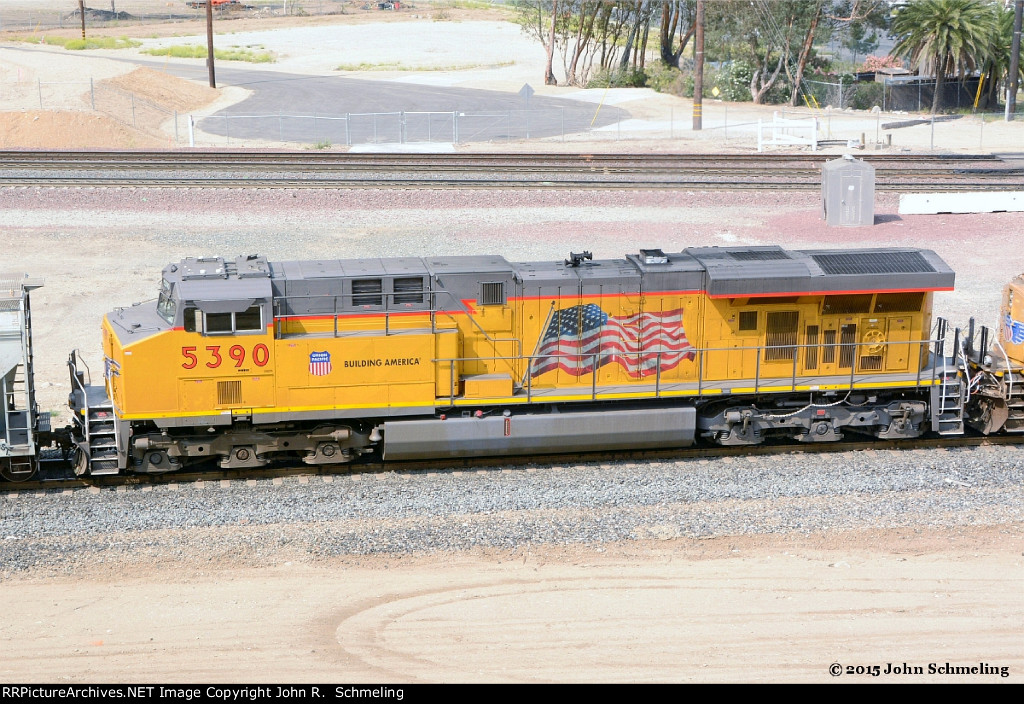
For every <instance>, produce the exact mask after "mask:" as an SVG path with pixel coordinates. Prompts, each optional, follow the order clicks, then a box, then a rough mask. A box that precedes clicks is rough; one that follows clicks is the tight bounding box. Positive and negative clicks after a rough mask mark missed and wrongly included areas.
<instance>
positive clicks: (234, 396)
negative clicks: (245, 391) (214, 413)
mask: <svg viewBox="0 0 1024 704" xmlns="http://www.w3.org/2000/svg"><path fill="white" fill-rule="evenodd" d="M241 402H242V381H241V379H239V380H236V381H218V382H217V405H218V406H237V405H238V404H240V403H241Z"/></svg>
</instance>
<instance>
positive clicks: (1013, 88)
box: [1006, 0, 1024, 122]
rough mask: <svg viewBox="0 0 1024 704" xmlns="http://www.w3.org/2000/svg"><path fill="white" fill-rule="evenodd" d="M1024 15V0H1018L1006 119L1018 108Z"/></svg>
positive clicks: (1015, 12) (1014, 16)
mask: <svg viewBox="0 0 1024 704" xmlns="http://www.w3.org/2000/svg"><path fill="white" fill-rule="evenodd" d="M1022 15H1024V0H1017V1H1016V2H1015V3H1014V8H1013V41H1012V42H1011V44H1010V88H1009V90H1008V93H1009V95H1007V96H1006V121H1007V122H1009V121H1010V120H1012V119H1013V113H1014V112H1015V111H1016V110H1017V85H1018V82H1019V80H1020V30H1021V16H1022Z"/></svg>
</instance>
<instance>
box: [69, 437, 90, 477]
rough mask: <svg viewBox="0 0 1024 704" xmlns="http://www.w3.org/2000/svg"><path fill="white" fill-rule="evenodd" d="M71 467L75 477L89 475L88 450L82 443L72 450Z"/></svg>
mask: <svg viewBox="0 0 1024 704" xmlns="http://www.w3.org/2000/svg"><path fill="white" fill-rule="evenodd" d="M72 452H74V460H73V462H72V466H73V467H74V469H75V476H77V477H81V476H84V475H86V474H88V473H89V450H88V445H86V444H85V443H84V442H81V443H77V444H76V445H75V448H74V450H72Z"/></svg>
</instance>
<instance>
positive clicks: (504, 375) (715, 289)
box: [69, 247, 1024, 474]
mask: <svg viewBox="0 0 1024 704" xmlns="http://www.w3.org/2000/svg"><path fill="white" fill-rule="evenodd" d="M953 279H954V275H953V272H952V270H951V269H950V268H949V267H948V266H947V265H946V264H945V262H943V261H942V259H940V258H939V257H938V256H937V255H936V254H935V253H934V252H932V251H929V250H922V249H912V248H883V249H861V250H812V251H788V250H784V249H782V248H780V247H702V248H690V249H687V250H685V251H683V252H679V253H670V254H666V253H664V252H663V251H661V250H641V251H640V252H638V253H636V254H630V255H627V256H626V257H625V258H623V259H613V260H603V261H595V260H593V259H592V258H591V257H590V255H589V253H583V254H572V255H571V256H570V258H569V259H567V260H566V261H565V262H564V263H563V262H550V261H549V262H532V263H510V262H508V261H506V260H505V259H503V258H502V257H499V256H456V257H434V258H424V259H420V258H393V259H360V260H324V261H292V262H283V263H272V262H269V261H267V260H266V259H265V258H263V257H260V256H243V257H238V258H236V259H224V258H218V257H211V258H189V259H185V260H182V261H181V262H179V263H176V264H171V265H169V266H168V267H166V268H165V269H164V271H163V277H162V281H161V285H160V292H159V298H158V299H157V300H156V301H155V302H150V303H144V304H137V305H134V306H131V307H128V308H121V309H118V310H115V311H113V312H111V313H109V314H108V315H107V316H106V317H105V319H104V322H103V354H104V358H105V359H104V384H103V386H92V385H90V384H89V383H88V381H87V377H86V375H85V373H84V372H83V371H81V370H80V369H79V366H80V365H79V361H78V358H77V355H75V354H74V353H72V355H71V358H70V360H69V365H70V367H71V375H72V383H73V385H74V389H73V392H72V394H71V399H70V405H71V408H72V410H73V412H74V417H75V427H74V429H73V430H74V435H75V437H76V438H77V449H78V452H77V457H78V460H77V467H76V469H77V471H78V472H79V473H83V474H84V473H91V474H110V473H117V472H123V471H132V472H166V471H172V470H176V469H179V468H181V467H184V466H186V465H189V464H191V463H195V462H199V461H205V460H210V459H215V460H217V461H218V462H219V464H220V466H222V467H225V468H240V467H257V466H262V465H264V464H266V463H267V462H269V461H272V460H275V459H288V458H298V459H301V460H302V461H303V462H306V463H308V464H313V465H317V464H336V463H343V462H351V461H354V460H357V459H358V458H360V457H361V456H364V455H372V456H375V457H377V458H381V459H384V460H405V459H417V458H438V457H468V456H482V455H501V454H517V455H533V454H537V455H541V454H551V453H567V452H581V451H595V450H609V449H643V448H654V447H682V446H688V445H691V444H693V443H694V442H698V441H699V442H714V443H719V444H729V445H744V444H756V443H760V442H762V441H764V440H765V439H766V438H769V437H772V436H782V437H788V438H793V439H796V440H799V441H804V442H828V441H836V440H839V439H840V438H841V437H842V436H843V434H844V433H846V432H857V433H862V434H867V435H871V436H875V437H879V438H911V437H916V436H918V435H920V434H922V433H925V432H929V431H930V432H935V433H939V434H960V433H962V432H963V429H964V422H965V419H969V418H970V417H971V416H972V413H971V409H970V408H969V407H968V401H969V394H970V392H971V391H972V386H971V384H972V382H973V384H974V387H973V390H974V391H979V390H984V391H985V392H986V393H988V394H989V395H990V401H991V402H990V403H989V406H988V407H987V408H989V416H991V415H992V413H993V412H995V413H996V415H997V419H996V420H998V418H999V414H1000V410H999V409H998V408H997V409H996V410H995V411H992V410H991V409H992V408H995V407H997V406H999V403H998V401H997V400H996V396H997V395H998V394H999V393H1003V392H1004V391H1005V389H1002V387H998V385H996V386H993V385H992V383H987V382H986V383H985V384H983V383H982V379H983V378H984V379H988V378H991V379H1004V380H1012V379H1013V378H1015V377H1016V378H1021V380H1022V381H1024V377H1021V376H1020V375H1021V371H1020V367H1021V365H1020V359H1021V357H1022V356H1024V355H1021V356H1018V357H1012V356H1010V357H1007V358H1006V362H1005V365H1004V367H1005V368H1003V369H1001V370H999V369H994V370H993V369H991V368H990V369H988V370H984V369H980V368H979V369H976V370H975V373H974V375H973V376H972V377H971V378H970V379H968V378H967V377H966V374H965V372H969V365H968V364H966V363H965V360H967V359H968V355H967V353H966V350H964V349H963V348H964V345H963V344H962V342H961V338H960V335H959V333H958V332H957V333H956V334H955V335H953V336H952V337H953V340H952V341H950V340H947V339H946V338H947V326H946V323H945V321H943V320H942V319H937V320H936V321H935V330H936V331H937V335H935V336H934V338H933V337H932V336H931V331H932V330H933V320H932V304H933V294H934V292H935V291H948V290H952V288H953ZM1019 300H1020V294H1019V293H1018V301H1019ZM1014 310H1017V309H1016V308H1015V309H1014ZM1014 314H1015V315H1016V314H1017V313H1014ZM950 342H952V344H950ZM968 347H970V349H971V350H972V351H973V352H974V354H975V356H976V357H977V356H978V355H979V354H980V352H979V351H978V350H975V349H974V346H972V345H971V343H970V341H968ZM982 347H984V345H983V346H982ZM1015 349H1016V348H1015ZM990 357H991V355H987V353H986V354H981V355H980V357H979V359H978V360H977V361H976V362H975V364H976V365H980V366H984V365H985V364H986V362H987V363H988V364H989V366H990V367H991V365H992V361H991V359H990ZM1013 359H1016V360H1017V361H1016V362H1013V361H1011V360H1013ZM1000 374H1002V376H1001V377H1000ZM986 375H987V376H986ZM1003 385H1004V386H1005V382H1004V384H1003ZM1021 388H1024V384H1020V385H1019V386H1018V387H1017V389H1016V390H1017V391H1019V390H1020V389H1021ZM1001 389H1002V390H1001ZM1007 407H1008V408H1010V409H1011V410H1010V411H1009V413H1008V415H1009V416H1015V415H1016V416H1017V417H1019V416H1020V414H1021V409H1017V410H1013V409H1012V407H1011V406H1010V405H1007ZM975 410H976V409H975ZM978 414H983V413H982V412H981V411H977V412H976V413H975V415H978ZM984 422H987V423H988V425H989V426H990V427H991V426H993V422H992V421H991V420H989V421H984ZM1016 422H1017V425H1014V423H1013V422H1009V423H1008V422H1007V420H1006V419H1005V418H1003V420H1002V422H1001V424H1000V426H999V427H1000V428H1003V429H1007V430H1018V431H1020V430H1024V428H1022V427H1021V425H1020V423H1019V420H1018V421H1016Z"/></svg>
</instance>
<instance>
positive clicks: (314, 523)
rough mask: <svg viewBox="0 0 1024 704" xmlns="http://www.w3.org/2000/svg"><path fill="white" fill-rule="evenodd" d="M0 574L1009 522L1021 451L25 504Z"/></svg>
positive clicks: (240, 485)
mask: <svg viewBox="0 0 1024 704" xmlns="http://www.w3.org/2000/svg"><path fill="white" fill-rule="evenodd" d="M0 507H2V511H0V537H2V541H0V573H3V574H12V573H18V572H23V571H27V570H33V569H39V568H44V569H46V570H48V571H50V572H52V571H55V570H56V571H57V572H73V571H75V570H76V569H78V568H81V567H84V566H89V565H95V564H97V563H102V564H106V565H117V564H159V563H161V562H166V563H174V562H178V561H181V560H186V559H187V560H189V561H190V563H192V564H196V563H197V562H198V563H199V564H204V563H205V564H208V565H209V566H210V567H211V568H215V567H217V566H219V565H225V564H232V565H238V566H242V565H268V564H276V563H281V562H285V561H288V560H304V561H316V560H319V559H326V558H334V557H339V556H359V555H409V554H415V553H433V552H439V551H455V552H460V551H469V550H475V549H522V548H529V547H531V546H537V545H542V544H543V545H552V544H558V545H570V544H577V545H579V544H586V545H594V546H600V545H602V544H607V543H612V542H616V541H623V540H654V541H658V540H670V539H675V538H709V537H721V536H730V535H756V534H767V533H818V532H842V531H850V530H864V529H890V528H922V529H924V528H934V527H943V528H955V527H958V526H964V527H966V526H977V525H1008V524H1013V523H1019V522H1020V521H1022V520H1024V447H1022V446H1000V447H981V448H957V449H951V450H938V451H925V450H892V451H860V452H844V453H837V454H826V455H820V454H814V453H796V454H789V455H782V456H774V457H745V458H738V459H736V458H732V459H715V460H679V461H655V462H642V463H638V462H621V463H618V462H617V463H611V464H608V463H605V464H594V463H590V464H580V465H573V466H555V467H552V466H544V465H536V466H533V467H529V468H523V467H520V468H515V469H512V470H510V471H502V470H501V469H493V470H487V471H482V472H477V471H466V470H451V471H436V470H435V471H423V472H402V473H383V474H355V475H337V476H333V477H329V478H327V480H325V478H324V477H320V476H312V477H301V478H296V477H290V478H287V479H284V480H283V481H280V480H259V481H255V482H253V481H251V480H250V481H244V480H237V481H228V482H203V483H199V484H174V485H162V486H156V487H153V488H151V489H149V488H146V489H143V488H142V487H129V488H127V489H124V488H122V489H116V490H115V489H103V490H100V491H98V492H97V491H95V490H94V489H93V490H90V489H78V490H74V491H70V492H68V491H63V492H61V491H54V492H24V493H17V494H8V495H6V496H5V497H3V498H0Z"/></svg>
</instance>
